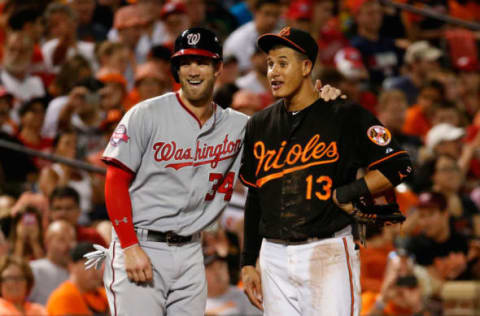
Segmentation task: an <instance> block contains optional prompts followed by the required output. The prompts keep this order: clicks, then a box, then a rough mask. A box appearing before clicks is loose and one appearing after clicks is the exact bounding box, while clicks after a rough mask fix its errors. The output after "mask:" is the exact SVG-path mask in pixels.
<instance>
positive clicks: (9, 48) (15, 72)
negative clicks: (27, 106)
mask: <svg viewBox="0 0 480 316" xmlns="http://www.w3.org/2000/svg"><path fill="white" fill-rule="evenodd" d="M33 44H34V43H33V40H32V39H31V38H30V37H28V36H27V35H25V34H23V33H22V32H13V31H11V32H9V33H8V35H7V39H6V42H5V46H4V56H3V69H2V71H1V74H0V79H1V81H2V83H3V85H4V87H5V89H6V90H7V91H8V92H9V93H10V94H12V95H13V97H14V100H15V102H14V112H13V113H12V116H13V118H14V120H16V121H17V122H18V115H17V111H18V108H19V106H20V104H22V103H23V102H26V101H28V100H30V99H32V98H35V97H43V96H45V89H44V87H43V83H42V80H41V79H40V78H39V77H37V76H32V75H30V70H31V65H32V54H33Z"/></svg>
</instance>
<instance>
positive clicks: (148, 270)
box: [143, 264, 153, 282]
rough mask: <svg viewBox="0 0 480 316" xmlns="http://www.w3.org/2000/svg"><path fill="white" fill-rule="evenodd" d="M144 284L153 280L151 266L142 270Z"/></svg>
mask: <svg viewBox="0 0 480 316" xmlns="http://www.w3.org/2000/svg"><path fill="white" fill-rule="evenodd" d="M143 271H144V272H145V278H146V280H145V281H146V282H150V281H152V279H153V272H152V265H151V264H149V265H148V266H147V267H146V268H145V269H144V270H143Z"/></svg>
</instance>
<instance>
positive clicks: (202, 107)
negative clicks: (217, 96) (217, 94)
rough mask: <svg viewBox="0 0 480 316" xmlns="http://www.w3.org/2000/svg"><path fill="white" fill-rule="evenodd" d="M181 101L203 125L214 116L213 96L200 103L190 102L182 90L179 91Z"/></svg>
mask: <svg viewBox="0 0 480 316" xmlns="http://www.w3.org/2000/svg"><path fill="white" fill-rule="evenodd" d="M179 95H180V99H181V100H182V102H183V104H184V105H185V106H186V107H187V109H189V110H190V111H191V112H192V113H193V114H194V115H195V116H196V117H197V119H198V120H199V121H200V123H201V124H202V125H203V124H204V123H205V122H206V121H207V120H208V119H209V118H210V117H211V116H212V114H213V109H214V107H213V95H210V96H209V97H208V98H206V99H204V100H199V101H194V102H192V101H190V100H188V99H187V98H186V97H185V94H184V93H183V91H182V89H180V91H179Z"/></svg>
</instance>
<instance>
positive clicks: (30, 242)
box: [9, 205, 44, 259]
mask: <svg viewBox="0 0 480 316" xmlns="http://www.w3.org/2000/svg"><path fill="white" fill-rule="evenodd" d="M11 227H12V228H11V229H10V234H9V241H10V245H11V246H12V253H13V254H14V255H15V256H17V257H19V258H25V259H39V258H42V257H43V255H44V252H43V242H42V238H43V233H42V232H43V228H42V217H41V214H40V211H39V210H38V209H37V208H35V207H33V206H30V205H28V206H26V207H25V208H24V209H22V210H21V212H19V213H17V214H15V215H14V216H13V219H12V222H11Z"/></svg>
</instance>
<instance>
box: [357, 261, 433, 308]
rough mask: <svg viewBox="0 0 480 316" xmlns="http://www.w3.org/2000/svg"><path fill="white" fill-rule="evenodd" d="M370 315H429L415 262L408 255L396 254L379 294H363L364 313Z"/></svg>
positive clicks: (387, 269) (389, 264)
mask: <svg viewBox="0 0 480 316" xmlns="http://www.w3.org/2000/svg"><path fill="white" fill-rule="evenodd" d="M361 315H368V316H385V315H392V316H393V315H398V316H403V315H415V316H420V315H426V314H424V302H423V297H422V291H421V289H420V287H419V284H418V280H417V278H416V277H415V276H414V274H413V261H412V259H411V258H409V257H408V256H407V255H406V254H403V253H401V255H400V254H398V253H396V252H392V253H391V255H390V256H389V260H388V264H387V266H386V269H385V277H384V280H383V284H382V288H381V290H380V292H379V293H378V295H375V294H374V293H366V294H364V295H362V313H361Z"/></svg>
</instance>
